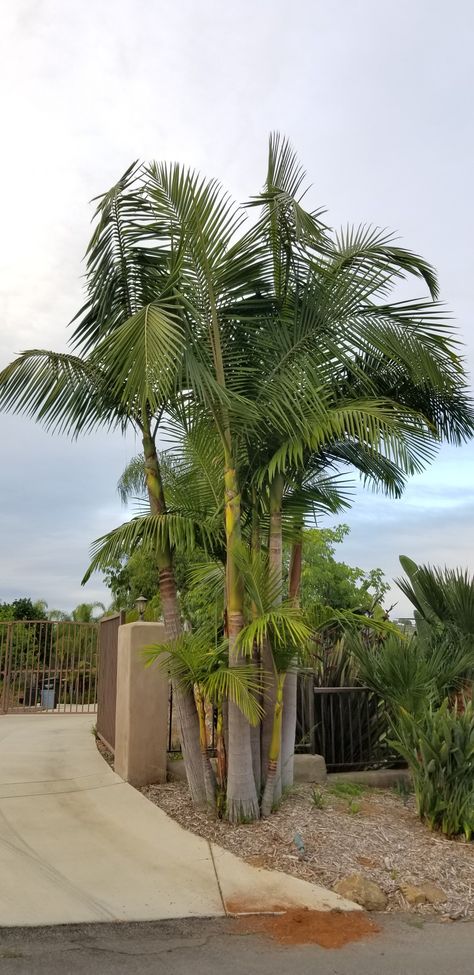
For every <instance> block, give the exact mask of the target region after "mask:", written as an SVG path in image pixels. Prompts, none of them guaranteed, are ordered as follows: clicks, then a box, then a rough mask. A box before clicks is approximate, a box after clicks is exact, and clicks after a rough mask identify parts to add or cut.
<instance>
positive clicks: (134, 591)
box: [104, 548, 159, 610]
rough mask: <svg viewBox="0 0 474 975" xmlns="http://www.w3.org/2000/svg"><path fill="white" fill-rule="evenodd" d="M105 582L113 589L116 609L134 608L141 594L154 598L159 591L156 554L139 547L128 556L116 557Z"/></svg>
mask: <svg viewBox="0 0 474 975" xmlns="http://www.w3.org/2000/svg"><path fill="white" fill-rule="evenodd" d="M104 582H105V584H106V585H107V587H108V588H109V589H110V591H111V594H112V597H113V608H114V609H117V610H118V609H125V610H128V609H130V610H131V609H134V607H135V601H136V600H137V599H138V597H139V596H145V598H146V599H148V600H149V601H150V600H153V599H155V598H156V597H157V593H158V566H157V564H156V556H155V555H154V553H153V552H147V551H146V550H144V549H142V548H137V549H136V550H135V552H133V553H132V554H131V555H130V556H129V557H128V558H123V559H116V560H115V561H114V562H113V563H111V565H109V566H108V567H107V570H106V572H105V574H104ZM158 601H159V600H158ZM157 608H158V607H157Z"/></svg>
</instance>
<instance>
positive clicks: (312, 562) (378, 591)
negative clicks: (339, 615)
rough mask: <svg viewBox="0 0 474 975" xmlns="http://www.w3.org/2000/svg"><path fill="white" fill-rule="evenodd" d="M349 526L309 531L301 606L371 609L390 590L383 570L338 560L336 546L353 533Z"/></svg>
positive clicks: (307, 532) (307, 530) (306, 541)
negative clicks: (367, 568) (366, 569)
mask: <svg viewBox="0 0 474 975" xmlns="http://www.w3.org/2000/svg"><path fill="white" fill-rule="evenodd" d="M349 531H350V529H349V527H348V526H347V525H337V526H336V527H335V528H307V529H305V531H304V544H303V563H302V570H301V604H302V606H303V607H308V608H309V607H310V606H311V605H312V604H315V603H317V604H323V605H325V606H331V607H332V608H333V609H352V610H370V609H372V608H373V607H374V606H375V605H380V604H381V603H382V601H383V598H384V596H385V594H386V592H387V591H388V589H389V588H390V587H389V584H388V583H387V582H386V580H385V579H384V575H383V572H382V569H378V568H375V569H370V570H369V571H368V572H366V571H365V570H364V569H361V568H359V567H358V566H351V565H347V563H346V562H339V561H338V560H337V559H336V558H335V551H336V546H337V545H339V544H340V543H341V542H342V541H343V540H344V538H346V537H347V535H348V534H349Z"/></svg>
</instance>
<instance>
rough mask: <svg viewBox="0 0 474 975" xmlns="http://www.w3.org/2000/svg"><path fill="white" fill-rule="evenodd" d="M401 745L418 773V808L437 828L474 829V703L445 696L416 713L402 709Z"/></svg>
mask: <svg viewBox="0 0 474 975" xmlns="http://www.w3.org/2000/svg"><path fill="white" fill-rule="evenodd" d="M396 725H397V740H396V741H395V742H394V744H395V747H396V748H397V750H398V751H399V752H400V754H401V755H402V756H403V758H404V759H405V760H406V761H407V762H408V765H409V767H410V769H411V772H412V775H413V782H414V786H415V795H416V803H417V809H418V813H419V815H420V817H421V818H422V819H423V820H425V822H427V823H428V825H429V827H430V828H431V829H439V830H441V832H442V833H444V834H445V835H446V836H449V837H451V836H457V835H459V834H460V833H461V834H462V833H464V836H465V837H466V839H467V840H470V839H471V837H472V834H473V831H474V708H473V706H472V703H471V702H469V703H468V704H467V705H466V706H465V708H464V710H462V709H460V708H459V707H454V708H450V706H449V701H448V700H445V701H444V702H443V704H442V705H441V707H439V708H438V709H436V710H435V709H433V708H430V709H427V710H426V711H425V713H424V715H423V716H422V717H419V718H415V717H413V715H411V714H409V713H408V711H406V710H404V709H402V710H401V712H400V715H399V717H398V720H397V722H396Z"/></svg>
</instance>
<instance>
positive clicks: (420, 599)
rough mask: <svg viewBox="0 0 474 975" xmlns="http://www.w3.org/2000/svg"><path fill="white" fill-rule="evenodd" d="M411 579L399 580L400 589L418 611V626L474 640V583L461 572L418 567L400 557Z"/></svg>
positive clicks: (460, 570) (409, 560)
mask: <svg viewBox="0 0 474 975" xmlns="http://www.w3.org/2000/svg"><path fill="white" fill-rule="evenodd" d="M400 562H401V565H402V568H403V569H405V572H406V573H407V576H408V579H399V580H398V585H399V586H400V589H401V590H402V592H403V593H404V594H405V596H407V597H408V599H409V600H410V602H411V603H412V604H413V606H414V607H415V610H416V616H417V622H418V623H419V624H420V623H424V624H427V625H428V626H431V627H433V626H434V625H438V626H441V627H443V628H444V629H445V630H447V631H448V632H451V633H453V631H456V632H458V633H460V634H463V635H464V636H466V637H471V638H473V640H474V579H473V578H472V576H470V575H469V573H468V572H466V571H463V570H462V569H439V568H433V567H431V566H429V565H422V566H418V565H417V564H416V562H413V561H412V560H411V559H408V558H407V557H406V556H405V555H401V556H400Z"/></svg>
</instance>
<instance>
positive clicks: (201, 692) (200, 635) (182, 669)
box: [147, 628, 262, 807]
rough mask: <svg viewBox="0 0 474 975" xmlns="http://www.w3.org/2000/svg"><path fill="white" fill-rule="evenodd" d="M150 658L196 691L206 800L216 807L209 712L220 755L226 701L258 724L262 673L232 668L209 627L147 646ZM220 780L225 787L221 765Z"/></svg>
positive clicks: (222, 644) (247, 667)
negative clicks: (212, 715) (214, 712)
mask: <svg viewBox="0 0 474 975" xmlns="http://www.w3.org/2000/svg"><path fill="white" fill-rule="evenodd" d="M147 657H148V665H151V664H154V663H156V662H158V663H159V665H160V666H161V667H163V668H164V669H165V670H167V671H168V672H169V673H170V674H171V675H172V677H173V679H174V681H175V683H176V684H179V685H180V686H181V687H185V688H188V689H189V690H190V691H191V692H192V693H193V694H194V698H195V702H196V711H197V714H198V719H199V740H200V747H201V755H202V762H203V772H204V780H205V783H206V794H207V801H208V803H209V805H210V806H211V807H213V806H214V805H215V803H216V780H215V775H214V772H213V769H212V767H211V764H210V761H209V753H208V733H207V714H208V711H209V710H211V711H212V709H213V708H216V709H217V752H218V755H219V753H221V754H222V749H223V747H225V746H224V741H223V739H224V736H223V719H222V710H223V703H224V701H225V702H228V701H232V702H233V703H234V704H235V706H236V707H238V708H239V710H240V711H241V712H242V714H244V715H245V718H246V720H247V721H249V722H250V723H251V724H258V723H259V721H260V720H261V714H262V712H261V706H260V704H259V701H258V694H259V690H260V681H259V675H258V674H257V673H256V671H255V668H254V667H253V665H252V664H248V665H247V666H245V667H240V668H238V669H236V668H231V667H229V665H228V652H227V646H226V643H225V642H224V643H220V644H219V643H215V642H214V634H213V633H212V632H211V631H210V630H209V629H207V628H203V629H202V630H200V631H198V632H196V633H190V632H184V633H183V634H182V635H181V636H180V637H179V638H178V639H177V640H174V641H172V642H171V643H169V642H166V643H164V644H161V645H160V644H154V645H153V646H151V647H149V648H148V650H147ZM218 768H219V765H218ZM224 774H225V773H224ZM219 780H220V781H219V784H220V787H221V789H222V786H223V784H224V782H223V772H222V766H221V769H220V775H219Z"/></svg>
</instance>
